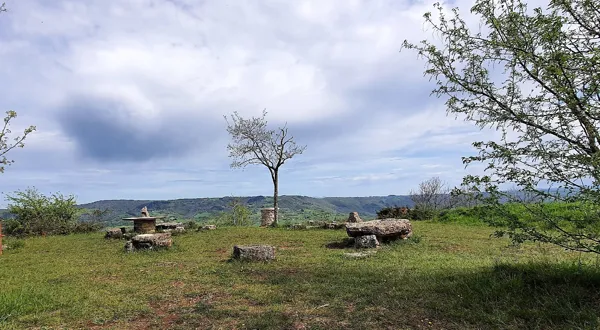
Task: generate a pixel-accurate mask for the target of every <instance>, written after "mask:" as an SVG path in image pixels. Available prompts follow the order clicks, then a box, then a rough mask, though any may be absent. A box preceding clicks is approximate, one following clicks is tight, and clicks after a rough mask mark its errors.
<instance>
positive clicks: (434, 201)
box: [409, 176, 450, 211]
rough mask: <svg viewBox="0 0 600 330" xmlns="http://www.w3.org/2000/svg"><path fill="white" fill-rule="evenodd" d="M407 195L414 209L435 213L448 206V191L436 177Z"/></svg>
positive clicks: (445, 185)
mask: <svg viewBox="0 0 600 330" xmlns="http://www.w3.org/2000/svg"><path fill="white" fill-rule="evenodd" d="M409 194H410V199H411V200H412V201H413V203H414V204H415V207H418V208H421V209H424V210H432V211H437V210H440V209H442V208H445V207H447V206H448V204H449V194H450V189H449V188H448V186H447V184H446V183H445V182H443V181H442V180H441V179H440V178H439V177H437V176H436V177H433V178H431V179H428V180H425V181H423V182H421V183H420V184H419V188H418V189H417V190H416V191H415V190H411V191H410V193H409Z"/></svg>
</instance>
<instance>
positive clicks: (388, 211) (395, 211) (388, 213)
mask: <svg viewBox="0 0 600 330" xmlns="http://www.w3.org/2000/svg"><path fill="white" fill-rule="evenodd" d="M403 208H406V214H404V213H403V212H402V209H403ZM410 211H411V210H410V209H409V208H408V207H400V206H392V207H384V208H382V209H381V210H379V211H377V219H406V218H409V219H410Z"/></svg>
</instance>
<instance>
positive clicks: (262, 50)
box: [0, 0, 496, 207]
mask: <svg viewBox="0 0 600 330" xmlns="http://www.w3.org/2000/svg"><path fill="white" fill-rule="evenodd" d="M5 1H6V7H7V9H8V12H6V13H2V14H0V91H1V92H0V95H1V96H0V110H1V111H2V112H5V111H7V110H15V111H17V113H18V117H17V118H16V119H14V121H13V122H11V129H12V131H13V133H20V132H22V131H23V129H25V128H26V127H27V126H29V125H36V127H37V131H36V132H34V133H32V134H31V135H30V136H29V137H28V138H27V140H26V141H25V147H24V148H22V149H17V150H13V151H12V152H11V153H10V154H8V155H7V156H8V158H9V159H13V160H14V161H15V163H14V164H13V165H11V166H10V167H8V168H7V169H6V171H5V173H4V174H0V192H2V193H11V192H14V191H16V190H23V189H25V188H27V187H35V188H37V189H38V190H40V191H41V192H43V193H46V194H50V193H55V192H60V193H63V194H67V195H68V194H73V195H75V196H76V197H77V201H78V202H80V203H86V202H91V201H95V200H106V199H177V198H200V197H221V196H254V195H265V196H266V195H271V194H272V191H273V186H272V183H271V181H270V176H269V173H268V171H267V169H266V168H264V167H262V166H258V165H255V166H249V167H246V168H245V169H243V170H242V169H231V168H230V166H229V165H230V163H231V159H229V158H228V152H227V144H228V143H229V142H230V138H229V136H228V134H227V131H226V127H227V123H226V121H225V119H224V117H223V116H224V115H228V114H231V113H233V112H234V111H237V112H238V113H239V114H240V115H241V116H243V117H251V116H259V115H260V114H261V113H262V111H263V109H266V111H267V120H268V125H269V127H271V128H276V127H279V126H282V125H284V124H287V127H288V128H289V132H290V133H291V134H292V135H293V136H294V138H295V140H296V141H297V143H298V144H300V145H306V146H307V147H306V151H305V152H304V153H303V154H302V155H297V156H296V157H294V158H292V159H291V160H289V161H288V162H287V163H286V164H285V165H284V166H283V167H282V168H281V171H280V187H279V191H280V194H282V195H305V196H313V197H323V196H385V195H404V194H408V193H409V191H410V190H411V189H414V188H416V187H417V186H418V184H419V182H422V181H423V180H426V179H429V178H431V177H433V176H438V177H440V178H441V179H442V180H444V181H446V182H447V183H448V185H450V186H454V185H458V184H459V183H460V182H461V180H462V177H463V176H464V175H466V174H480V173H481V171H482V169H483V167H484V166H483V165H470V166H469V167H468V168H465V166H464V165H463V164H462V160H461V157H462V156H469V155H472V154H474V152H475V149H474V148H473V147H472V146H471V143H472V142H474V141H478V140H488V139H489V138H490V137H493V135H494V134H496V132H494V131H489V130H480V129H479V128H477V127H476V126H474V124H472V123H470V122H466V121H464V120H461V119H460V118H458V119H456V118H455V117H454V115H447V114H446V109H445V106H444V100H443V99H438V98H436V97H435V96H430V92H431V90H432V89H433V88H434V87H435V85H434V82H432V81H429V78H428V77H425V76H424V75H423V71H424V70H425V65H426V63H425V62H424V60H423V59H422V58H418V56H417V54H416V53H415V52H411V51H406V50H403V51H400V50H401V46H402V42H403V41H404V40H405V39H408V40H409V41H412V42H418V41H420V40H422V39H428V40H432V41H434V40H435V38H436V36H435V35H434V34H433V33H432V32H431V29H430V28H428V27H427V25H425V24H424V19H423V14H424V13H425V12H427V11H432V10H433V3H434V2H435V1H405V0H387V1H384V0H381V1H380V0H364V1H361V0H310V1H308V0H306V1H304V0H297V1H287V0H278V1H276V0H247V1H241V0H220V1H201V0H128V1H122V0H102V1H100V0H86V1H75V0H74V1H66V0H52V1H49V0H5ZM472 4H473V2H472V1H463V0H457V1H452V3H451V4H450V5H449V6H451V7H455V6H457V7H459V8H460V9H461V13H463V14H464V15H465V17H467V18H468V16H467V14H468V13H469V9H470V7H471V6H472ZM470 22H475V23H476V21H475V20H470ZM3 199H4V198H2V200H1V201H0V207H1V206H5V205H6V202H5V201H4V200H3Z"/></svg>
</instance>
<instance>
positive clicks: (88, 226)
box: [72, 221, 104, 233]
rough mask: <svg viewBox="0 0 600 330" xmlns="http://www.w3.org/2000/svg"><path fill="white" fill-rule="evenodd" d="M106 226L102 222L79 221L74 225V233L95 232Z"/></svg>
mask: <svg viewBox="0 0 600 330" xmlns="http://www.w3.org/2000/svg"><path fill="white" fill-rule="evenodd" d="M102 227H104V226H103V225H102V223H100V222H95V221H79V222H77V223H75V225H74V226H73V229H72V232H73V233H93V232H97V231H99V230H100V229H102Z"/></svg>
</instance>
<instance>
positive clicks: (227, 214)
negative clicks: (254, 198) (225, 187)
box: [217, 198, 252, 226]
mask: <svg viewBox="0 0 600 330" xmlns="http://www.w3.org/2000/svg"><path fill="white" fill-rule="evenodd" d="M228 207H229V210H228V211H224V212H222V213H221V214H220V215H219V219H218V221H217V222H218V223H219V224H221V225H227V226H250V225H252V219H251V216H252V212H251V211H250V209H249V208H248V206H246V205H245V204H244V203H242V201H241V200H240V199H238V198H234V199H233V200H231V202H229V204H228Z"/></svg>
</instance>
